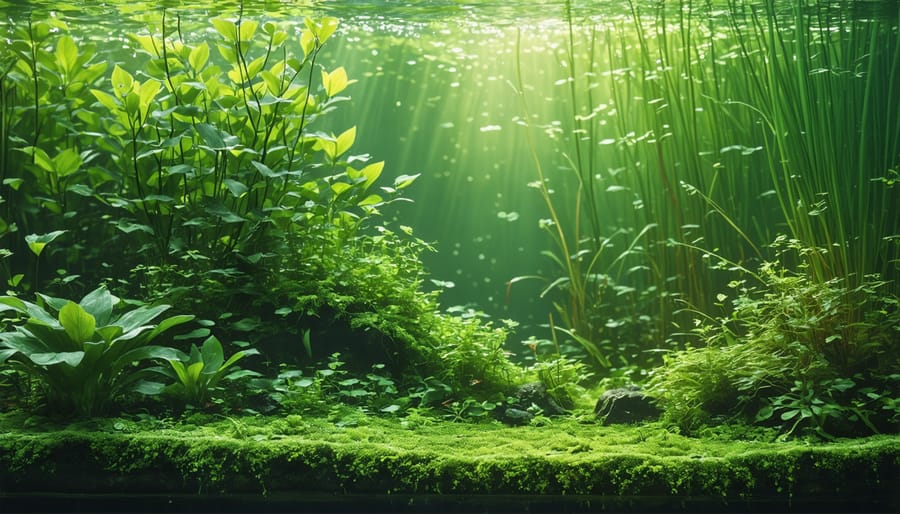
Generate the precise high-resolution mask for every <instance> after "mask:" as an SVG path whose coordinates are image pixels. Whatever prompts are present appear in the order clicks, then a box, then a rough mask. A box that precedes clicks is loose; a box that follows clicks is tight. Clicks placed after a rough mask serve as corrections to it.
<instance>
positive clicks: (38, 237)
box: [25, 230, 66, 257]
mask: <svg viewBox="0 0 900 514" xmlns="http://www.w3.org/2000/svg"><path fill="white" fill-rule="evenodd" d="M65 233H66V231H65V230H54V231H53V232H50V233H47V234H28V235H27V236H25V242H26V243H27V244H28V249H29V250H31V252H32V253H34V254H35V255H36V256H38V257H40V256H41V252H43V251H44V247H46V246H47V245H48V244H49V243H51V242H53V240H55V239H56V238H57V237H59V236H61V235H63V234H65Z"/></svg>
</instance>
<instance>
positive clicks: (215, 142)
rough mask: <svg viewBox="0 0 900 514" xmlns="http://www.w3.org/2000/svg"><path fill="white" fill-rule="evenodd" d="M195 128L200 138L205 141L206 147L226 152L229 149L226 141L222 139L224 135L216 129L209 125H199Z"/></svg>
mask: <svg viewBox="0 0 900 514" xmlns="http://www.w3.org/2000/svg"><path fill="white" fill-rule="evenodd" d="M195 128H196V129H197V132H198V133H199V134H200V137H201V138H203V141H205V142H206V145H207V146H209V147H210V148H211V149H213V150H225V149H227V148H228V145H226V144H225V139H224V138H223V137H222V133H221V132H220V131H219V129H217V128H216V127H214V126H212V125H210V124H208V123H198V124H197V125H196V126H195Z"/></svg>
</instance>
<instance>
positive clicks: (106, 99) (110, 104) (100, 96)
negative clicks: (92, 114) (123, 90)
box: [91, 89, 119, 112]
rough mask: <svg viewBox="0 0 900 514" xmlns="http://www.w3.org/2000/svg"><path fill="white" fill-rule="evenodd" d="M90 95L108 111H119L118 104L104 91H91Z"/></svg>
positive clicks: (114, 98)
mask: <svg viewBox="0 0 900 514" xmlns="http://www.w3.org/2000/svg"><path fill="white" fill-rule="evenodd" d="M91 94H92V95H94V98H96V99H97V101H98V102H100V103H101V104H102V105H103V106H104V107H106V108H107V109H109V110H110V111H113V112H115V111H118V110H119V102H118V101H117V100H116V97H114V96H113V95H111V94H109V93H107V92H106V91H100V90H99V89H91Z"/></svg>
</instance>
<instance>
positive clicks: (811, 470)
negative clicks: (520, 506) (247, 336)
mask: <svg viewBox="0 0 900 514" xmlns="http://www.w3.org/2000/svg"><path fill="white" fill-rule="evenodd" d="M0 425H3V428H4V431H3V434H2V435H0V496H2V497H4V502H7V504H8V505H10V503H8V502H14V504H15V505H16V506H22V505H31V506H34V505H39V504H35V503H30V502H31V501H32V500H34V499H35V498H40V497H42V496H46V495H58V494H65V495H84V494H88V495H97V497H102V496H103V495H116V496H119V495H123V494H125V495H129V496H132V497H140V496H143V495H151V497H158V496H157V495H164V496H165V495H171V496H172V497H178V498H182V499H183V498H191V497H194V498H198V499H199V498H206V499H210V498H212V499H215V498H219V499H221V498H226V497H228V496H222V495H230V496H234V495H241V496H240V497H242V498H244V500H246V499H247V498H252V499H254V501H256V502H258V504H257V505H255V507H254V509H255V510H259V508H261V506H264V505H266V502H269V501H273V502H274V501H276V499H279V498H280V499H282V500H283V499H284V498H292V499H293V500H295V501H296V502H299V503H298V504H306V505H308V504H309V502H313V501H314V502H322V501H337V502H341V501H354V499H364V501H365V502H366V503H365V504H366V505H368V506H369V507H373V508H374V507H376V506H377V505H378V504H377V503H371V502H373V501H382V502H385V501H394V502H395V501H397V499H401V498H402V499H403V500H402V502H403V505H405V506H411V505H418V508H419V509H420V510H421V509H422V507H423V505H425V506H426V507H427V506H428V505H442V507H441V508H443V507H446V504H445V503H443V504H442V503H441V502H447V501H454V502H462V501H465V502H468V503H469V504H470V505H471V502H478V501H479V499H483V500H484V502H485V503H490V502H496V501H498V500H501V501H515V502H530V503H529V504H531V505H534V504H535V502H537V503H540V502H542V501H546V500H547V499H548V498H556V497H560V498H564V499H565V501H569V502H572V501H576V502H580V503H579V504H578V505H580V506H581V507H586V506H587V507H590V508H601V507H602V508H606V507H608V506H609V505H621V502H622V501H627V502H628V505H629V506H630V507H629V508H635V509H637V510H641V509H647V508H654V509H655V508H660V507H665V508H671V507H676V508H682V509H683V508H686V506H689V504H688V503H685V502H689V501H696V500H703V501H705V502H707V503H708V504H710V505H715V506H716V508H727V509H731V508H742V507H743V508H744V509H746V508H747V505H748V504H751V505H756V506H759V505H760V502H765V505H774V506H775V508H777V509H787V508H790V509H792V510H797V507H798V506H802V505H804V504H805V503H804V502H809V501H812V500H815V502H816V503H815V505H817V506H818V508H821V507H822V506H823V505H826V506H831V507H832V508H834V507H835V506H842V508H847V509H850V508H855V507H858V506H860V505H861V506H862V507H864V508H865V509H866V510H884V511H893V510H895V509H896V507H897V496H896V492H895V491H894V489H895V486H896V483H895V480H896V477H897V469H898V462H900V445H898V442H900V438H898V437H896V436H875V437H869V438H865V439H848V440H842V441H838V442H831V443H822V444H812V443H809V442H802V441H795V442H759V441H753V440H739V439H738V438H736V437H734V436H729V437H724V436H711V437H708V438H705V439H693V438H686V437H682V436H679V435H676V434H673V433H671V432H668V431H667V430H666V429H665V428H664V427H662V426H660V425H653V424H651V425H646V426H640V427H631V426H629V427H625V426H611V427H610V426H600V425H597V424H593V423H588V424H584V423H579V422H578V421H576V420H561V421H556V420H554V421H553V422H552V423H550V424H548V425H546V426H530V427H518V428H510V427H505V426H503V425H500V424H490V423H489V424H478V425H472V424H462V423H447V422H434V421H431V420H428V419H419V420H415V419H410V418H407V419H405V420H386V419H375V418H365V417H360V418H359V419H358V420H357V423H355V426H336V425H335V424H333V423H331V422H329V421H327V420H324V419H304V418H301V417H299V416H288V417H286V418H277V419H276V418H221V417H220V418H219V419H218V420H214V421H211V422H208V423H204V424H202V425H193V424H175V423H168V422H162V421H155V420H154V421H152V422H133V421H128V420H122V419H117V420H99V421H91V422H86V423H81V424H75V425H68V426H59V427H54V428H49V429H48V428H47V426H46V425H45V424H44V423H41V424H40V428H37V427H35V428H23V427H24V426H27V425H28V423H27V422H24V421H23V420H21V419H13V417H12V416H9V415H8V416H7V417H6V418H5V419H3V420H0ZM152 425H155V426H152ZM349 425H353V424H349ZM428 498H430V499H431V500H429V501H430V502H431V503H427V502H426V503H425V504H423V503H422V502H423V501H425V499H428ZM373 499H374V500H373ZM389 499H393V500H389ZM435 499H439V500H440V501H439V502H438V503H435V501H437V500H435ZM463 499H464V500H463ZM26 500H27V501H26ZM416 501H418V504H416ZM304 502H305V503H304ZM617 502H618V503H617ZM710 502H711V503H710ZM318 504H320V503H318ZM457 504H458V503H457ZM204 505H206V507H207V508H210V506H211V505H212V504H210V503H205V504H204ZM273 505H274V504H273ZM551 505H553V504H551ZM556 505H557V506H558V505H559V504H556ZM270 506H271V505H270ZM382 506H383V505H382ZM391 508H392V509H396V508H397V505H396V504H391ZM435 508H437V507H435ZM368 510H371V509H368Z"/></svg>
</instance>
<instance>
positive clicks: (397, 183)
mask: <svg viewBox="0 0 900 514" xmlns="http://www.w3.org/2000/svg"><path fill="white" fill-rule="evenodd" d="M420 175H422V174H421V173H416V174H415V175H400V176H399V177H397V178H395V179H394V187H395V188H397V189H403V188H404V187H406V186H408V185H410V184H412V183H413V182H415V180H416V179H417V178H419V176H420Z"/></svg>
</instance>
